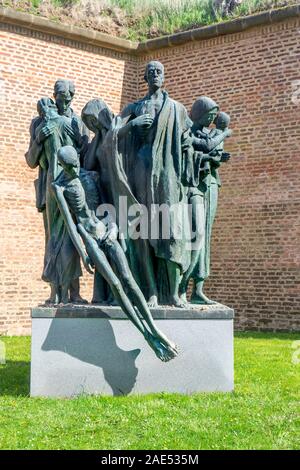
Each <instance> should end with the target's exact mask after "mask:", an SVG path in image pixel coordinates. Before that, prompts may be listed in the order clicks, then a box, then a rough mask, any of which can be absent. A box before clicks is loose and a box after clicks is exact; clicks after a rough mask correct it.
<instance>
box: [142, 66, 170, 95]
mask: <svg viewBox="0 0 300 470" xmlns="http://www.w3.org/2000/svg"><path fill="white" fill-rule="evenodd" d="M164 78H165V75H164V66H163V65H162V64H161V63H160V62H156V61H153V62H149V64H148V65H147V67H146V72H145V80H146V82H147V83H148V85H149V88H151V89H155V88H156V89H158V88H161V87H162V86H163V83H164Z"/></svg>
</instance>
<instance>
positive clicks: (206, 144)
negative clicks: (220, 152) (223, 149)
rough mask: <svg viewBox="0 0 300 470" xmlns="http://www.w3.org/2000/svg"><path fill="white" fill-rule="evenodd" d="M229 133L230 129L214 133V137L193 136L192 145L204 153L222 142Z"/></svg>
mask: <svg viewBox="0 0 300 470" xmlns="http://www.w3.org/2000/svg"><path fill="white" fill-rule="evenodd" d="M230 135H231V131H230V129H227V130H225V131H224V132H222V133H221V134H218V135H216V136H215V137H209V135H207V137H205V138H198V137H196V136H193V146H194V148H195V150H199V151H201V152H204V153H209V152H211V151H212V150H213V149H214V148H216V147H217V146H218V145H219V144H221V143H222V142H223V140H224V139H225V138H226V137H229V136H230Z"/></svg>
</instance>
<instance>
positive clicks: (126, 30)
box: [0, 0, 300, 40]
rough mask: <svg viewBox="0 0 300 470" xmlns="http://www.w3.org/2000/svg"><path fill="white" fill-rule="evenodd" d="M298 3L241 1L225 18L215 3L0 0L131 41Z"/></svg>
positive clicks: (286, 0)
mask: <svg viewBox="0 0 300 470" xmlns="http://www.w3.org/2000/svg"><path fill="white" fill-rule="evenodd" d="M299 2H300V0H243V1H242V3H241V4H240V5H237V6H236V7H235V9H234V11H233V12H232V13H230V14H229V16H227V17H224V16H222V14H221V12H220V10H216V8H215V7H214V4H215V0H89V2H83V1H82V0H31V1H30V2H28V1H22V0H20V1H15V0H2V1H1V0H0V4H2V5H4V6H11V7H13V8H17V9H18V10H21V11H30V12H31V13H36V14H42V15H43V16H48V18H50V19H53V18H55V19H56V20H58V21H62V22H64V21H66V22H67V23H68V24H69V23H74V24H75V25H77V26H82V27H85V26H87V27H88V28H93V29H96V30H99V31H102V32H106V33H109V34H114V35H118V36H122V37H126V38H128V39H132V40H143V39H148V38H151V37H157V36H162V35H166V34H173V33H175V32H178V31H184V30H187V29H191V28H195V27H199V26H203V25H209V24H212V23H216V22H219V21H221V20H222V21H224V20H225V21H226V20H228V19H231V18H236V17H239V16H245V15H249V14H251V13H254V12H257V11H261V10H266V9H270V8H277V7H282V6H286V5H291V4H296V3H299ZM103 19H105V21H102V20H103Z"/></svg>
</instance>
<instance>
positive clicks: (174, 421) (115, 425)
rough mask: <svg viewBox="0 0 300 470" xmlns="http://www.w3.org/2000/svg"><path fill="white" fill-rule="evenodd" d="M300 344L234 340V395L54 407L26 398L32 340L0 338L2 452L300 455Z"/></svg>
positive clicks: (88, 399)
mask: <svg viewBox="0 0 300 470" xmlns="http://www.w3.org/2000/svg"><path fill="white" fill-rule="evenodd" d="M297 339H299V335H296V334H288V333H286V334H285V333H281V334H279V333H278V334H275V333H274V334H273V333H252V332H251V333H239V334H236V338H235V391H234V393H227V394H224V393H211V394H208V393H203V394H194V395H191V396H184V395H179V394H164V393H161V394H156V395H146V396H129V397H101V396H99V397H96V396H81V397H78V398H75V399H68V400H57V399H46V398H29V397H28V393H29V369H30V367H29V360H30V338H24V337H23V338H8V337H4V338H3V337H2V338H1V340H2V341H4V342H5V344H6V351H7V365H5V366H0V449H120V450H122V449H299V442H300V439H299V437H300V436H299V424H300V423H299V398H300V397H299V390H300V374H299V369H300V364H295V363H293V361H292V354H293V352H294V349H293V348H292V344H293V341H295V340H297ZM175 360H176V359H175ZM294 362H295V361H294ZM158 430H159V431H158Z"/></svg>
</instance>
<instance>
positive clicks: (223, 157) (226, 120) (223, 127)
mask: <svg viewBox="0 0 300 470" xmlns="http://www.w3.org/2000/svg"><path fill="white" fill-rule="evenodd" d="M214 124H215V126H216V127H215V129H212V130H211V131H210V133H209V137H210V138H211V139H214V138H215V137H216V136H219V135H223V134H224V132H225V133H226V132H228V130H229V124H230V116H229V114H227V113H224V111H220V112H219V114H218V115H217V117H216V118H215V120H214ZM223 150H224V140H222V142H220V143H219V144H218V145H217V146H216V147H215V148H214V150H213V152H211V153H210V155H211V156H214V161H215V162H227V161H228V160H229V158H230V154H229V153H227V152H224V151H223Z"/></svg>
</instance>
